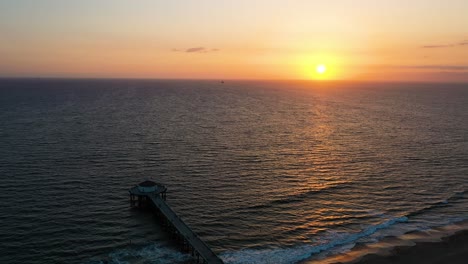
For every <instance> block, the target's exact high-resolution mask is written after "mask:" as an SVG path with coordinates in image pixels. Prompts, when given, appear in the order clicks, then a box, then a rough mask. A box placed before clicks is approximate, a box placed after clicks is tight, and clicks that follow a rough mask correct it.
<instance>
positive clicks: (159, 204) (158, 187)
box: [129, 181, 223, 264]
mask: <svg viewBox="0 0 468 264" xmlns="http://www.w3.org/2000/svg"><path fill="white" fill-rule="evenodd" d="M166 192H167V188H166V187H165V186H164V185H162V184H158V183H155V182H152V181H144V182H142V183H140V184H138V185H136V186H134V187H133V188H131V189H130V190H129V193H130V204H131V205H132V206H134V207H141V208H149V209H151V210H153V211H154V212H155V213H156V215H157V216H158V217H159V219H160V220H161V222H162V224H163V227H164V228H166V230H168V231H169V232H170V234H171V237H172V238H173V239H174V240H175V241H176V242H177V243H178V244H179V245H180V246H181V248H182V250H183V251H184V252H188V253H190V254H191V255H192V256H193V257H194V259H196V261H197V263H199V262H201V263H206V264H223V261H222V260H221V259H220V258H219V257H218V256H216V254H215V253H214V252H213V251H212V250H211V249H210V248H209V247H208V245H206V244H205V242H203V241H202V240H201V239H200V238H199V237H198V236H197V234H195V233H194V232H193V231H192V230H191V229H190V227H188V226H187V225H186V224H185V223H184V221H182V219H180V217H179V216H177V214H176V213H175V212H174V211H173V210H172V209H171V208H170V207H169V205H168V204H167V203H166Z"/></svg>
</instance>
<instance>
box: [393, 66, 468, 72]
mask: <svg viewBox="0 0 468 264" xmlns="http://www.w3.org/2000/svg"><path fill="white" fill-rule="evenodd" d="M384 68H394V69H419V70H439V71H468V65H387V66H384Z"/></svg>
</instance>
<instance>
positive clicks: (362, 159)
mask: <svg viewBox="0 0 468 264" xmlns="http://www.w3.org/2000/svg"><path fill="white" fill-rule="evenodd" d="M0 125H1V126H0V208H1V210H0V221H1V225H0V263H101V262H102V261H103V260H105V259H107V260H109V261H110V262H111V263H187V262H189V260H190V257H189V256H188V255H185V254H182V253H180V252H179V251H178V250H177V248H176V247H175V246H174V245H173V244H172V242H170V241H169V240H168V238H167V237H166V234H165V233H164V232H163V231H162V230H161V228H160V227H159V225H158V224H157V223H156V222H155V221H154V218H153V216H151V215H149V214H147V213H144V212H141V211H138V210H132V209H131V208H130V207H129V202H128V193H127V190H128V188H130V187H131V186H133V185H134V184H136V183H138V182H140V181H143V180H145V179H147V178H150V179H153V180H155V181H158V182H162V183H164V184H166V185H167V186H168V188H169V193H168V203H169V205H171V206H172V208H173V209H174V210H175V211H176V212H177V213H178V214H179V215H180V216H181V217H182V218H183V219H184V221H185V222H186V223H187V224H188V225H189V226H191V227H192V228H193V230H194V231H195V232H197V233H198V234H199V235H200V237H202V238H203V240H205V241H206V242H207V244H208V245H210V246H211V247H212V248H213V250H214V251H215V252H217V253H219V255H220V256H221V258H222V259H224V260H225V262H226V263H296V262H298V261H301V260H304V259H309V258H311V257H312V258H313V257H314V256H316V255H317V254H318V253H322V254H323V253H328V254H334V253H338V252H340V251H343V250H346V249H349V248H351V247H352V246H353V245H355V244H356V243H364V244H366V243H375V242H377V241H379V240H380V239H382V238H384V237H386V236H391V235H401V234H403V233H406V232H409V231H415V230H424V229H431V228H436V227H440V226H445V225H450V224H452V223H455V222H459V221H462V220H466V219H468V194H467V190H468V85H462V84H458V85H456V84H358V83H354V84H352V83H351V84H350V83H348V84H346V83H329V84H317V83H307V82H302V83H301V82H289V83H287V82H240V81H237V82H226V83H225V84H220V83H218V82H214V81H149V80H32V79H31V80H7V79H4V80H0Z"/></svg>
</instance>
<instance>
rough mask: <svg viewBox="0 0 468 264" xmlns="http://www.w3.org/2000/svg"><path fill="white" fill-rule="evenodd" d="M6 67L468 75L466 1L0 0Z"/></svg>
mask: <svg viewBox="0 0 468 264" xmlns="http://www.w3.org/2000/svg"><path fill="white" fill-rule="evenodd" d="M318 64H325V65H326V66H327V69H328V70H327V72H326V74H324V75H319V74H317V73H316V71H315V67H316V66H317V65H318ZM0 76H3V77H23V76H25V77H130V78H140V77H141V78H203V79H206V78H214V79H324V80H332V79H344V80H385V81H468V1H467V0H411V1H408V0H389V1H387V0H378V1H376V0H354V1H351V0H349V1H348V0H341V1H338V0H326V1H323V2H321V1H308V0H303V1H301V0H296V1H294V0H289V1H275V0H268V1H267V0H265V1H263V0H257V1H255V0H249V1H247V0H237V1H227V0H226V1H222V0H217V1H214V0H213V1H211V0H194V1H192V0H183V1H182V0H171V1H167V0H165V1H156V0H152V1H150V0H141V1H135V0H133V1H131V0H128V1H123V0H120V1H119V0H81V1H63V0H41V1H38V0H29V1H27V0H0Z"/></svg>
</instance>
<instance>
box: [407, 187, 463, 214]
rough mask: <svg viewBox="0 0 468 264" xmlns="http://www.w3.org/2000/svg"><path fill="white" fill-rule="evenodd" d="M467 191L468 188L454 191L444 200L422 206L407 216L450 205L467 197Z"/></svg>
mask: <svg viewBox="0 0 468 264" xmlns="http://www.w3.org/2000/svg"><path fill="white" fill-rule="evenodd" d="M467 193H468V191H467V190H464V191H460V192H454V193H453V194H452V195H451V196H450V197H448V198H447V199H445V200H442V201H438V202H435V203H431V204H429V205H427V206H425V207H422V208H420V209H418V210H415V211H413V212H410V213H408V214H407V215H406V216H407V217H414V216H418V215H421V214H423V213H427V212H429V211H432V210H435V209H437V208H441V207H446V206H450V203H454V202H457V201H458V200H463V199H465V195H466V194H467Z"/></svg>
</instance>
